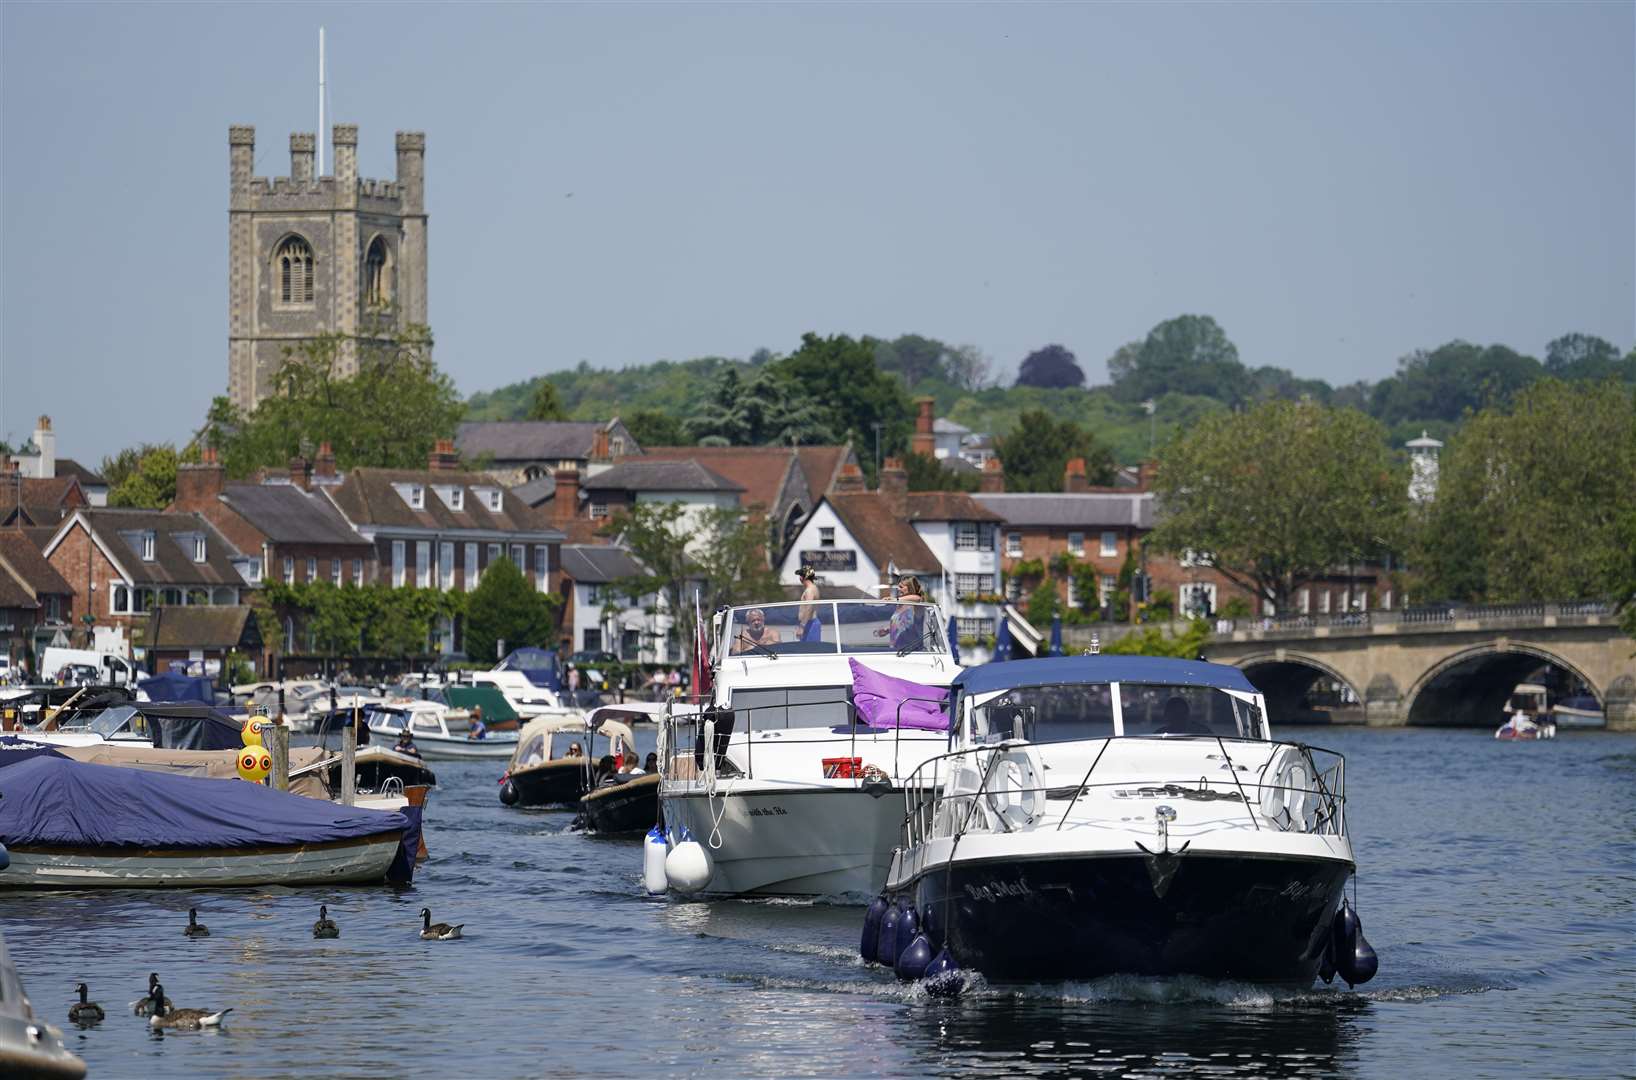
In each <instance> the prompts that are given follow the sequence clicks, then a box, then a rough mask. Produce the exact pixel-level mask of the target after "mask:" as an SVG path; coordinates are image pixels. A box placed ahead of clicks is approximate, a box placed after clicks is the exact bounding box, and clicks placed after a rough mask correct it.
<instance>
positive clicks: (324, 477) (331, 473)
mask: <svg viewBox="0 0 1636 1080" xmlns="http://www.w3.org/2000/svg"><path fill="white" fill-rule="evenodd" d="M209 452H210V453H212V454H213V453H215V451H214V450H212V451H209ZM312 474H313V476H314V477H316V478H317V479H318V480H320V481H333V480H334V479H335V451H334V449H332V448H331V447H330V444H329V443H327V442H326V443H319V444H318V457H316V458H315V459H314V460H313V469H312Z"/></svg>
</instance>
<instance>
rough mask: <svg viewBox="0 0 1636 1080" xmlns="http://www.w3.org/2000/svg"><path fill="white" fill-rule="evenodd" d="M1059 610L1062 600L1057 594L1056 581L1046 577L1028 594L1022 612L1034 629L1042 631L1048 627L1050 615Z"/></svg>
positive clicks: (1049, 625)
mask: <svg viewBox="0 0 1636 1080" xmlns="http://www.w3.org/2000/svg"><path fill="white" fill-rule="evenodd" d="M1061 610H1062V601H1061V600H1060V598H1058V596H1057V583H1056V582H1055V581H1054V580H1052V579H1051V578H1049V577H1047V578H1046V579H1045V580H1044V581H1042V582H1040V583H1039V585H1038V587H1036V588H1035V589H1034V591H1033V592H1031V593H1029V594H1028V604H1027V606H1026V607H1025V608H1024V609H1023V614H1024V615H1025V616H1026V617H1027V619H1028V621H1029V622H1030V623H1031V624H1033V627H1034V629H1036V630H1039V631H1041V632H1042V633H1043V632H1044V631H1046V630H1049V629H1050V627H1051V617H1052V616H1053V615H1055V614H1057V613H1058V612H1059V611H1061Z"/></svg>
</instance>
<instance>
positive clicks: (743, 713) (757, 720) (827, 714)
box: [732, 686, 852, 732]
mask: <svg viewBox="0 0 1636 1080" xmlns="http://www.w3.org/2000/svg"><path fill="white" fill-rule="evenodd" d="M846 695H847V688H846V687H844V686H803V687H795V688H787V689H782V688H781V689H777V690H736V691H734V693H733V700H732V709H733V715H734V722H735V726H736V727H737V728H738V730H740V731H750V732H757V731H780V730H788V729H790V728H837V727H839V728H848V729H850V727H851V725H852V710H851V709H850V708H849V707H848V705H847V700H846Z"/></svg>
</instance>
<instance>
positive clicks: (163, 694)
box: [136, 672, 216, 705]
mask: <svg viewBox="0 0 1636 1080" xmlns="http://www.w3.org/2000/svg"><path fill="white" fill-rule="evenodd" d="M136 685H137V688H138V689H140V690H141V691H142V692H143V693H144V694H147V695H148V700H149V701H202V702H204V703H205V704H206V705H214V704H215V703H216V692H215V689H214V688H213V687H212V686H211V683H210V680H209V679H206V678H204V677H202V676H201V677H198V678H190V677H189V676H187V675H179V674H177V673H175V672H168V673H166V674H164V675H155V676H154V677H153V678H151V679H143V680H142V681H141V682H139V683H137V684H136Z"/></svg>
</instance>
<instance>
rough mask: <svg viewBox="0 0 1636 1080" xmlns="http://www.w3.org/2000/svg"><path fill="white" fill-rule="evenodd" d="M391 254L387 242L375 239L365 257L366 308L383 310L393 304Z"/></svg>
mask: <svg viewBox="0 0 1636 1080" xmlns="http://www.w3.org/2000/svg"><path fill="white" fill-rule="evenodd" d="M390 254H391V253H390V252H389V251H388V250H387V248H386V241H385V240H383V239H381V238H380V237H378V236H377V237H375V239H374V240H372V241H370V243H369V252H368V253H367V254H366V255H365V256H364V307H366V308H383V307H386V306H387V305H388V304H390V303H391V302H392V281H391V267H390V265H389V256H390Z"/></svg>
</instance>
